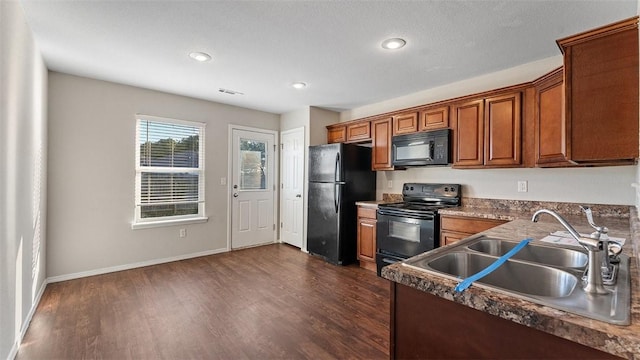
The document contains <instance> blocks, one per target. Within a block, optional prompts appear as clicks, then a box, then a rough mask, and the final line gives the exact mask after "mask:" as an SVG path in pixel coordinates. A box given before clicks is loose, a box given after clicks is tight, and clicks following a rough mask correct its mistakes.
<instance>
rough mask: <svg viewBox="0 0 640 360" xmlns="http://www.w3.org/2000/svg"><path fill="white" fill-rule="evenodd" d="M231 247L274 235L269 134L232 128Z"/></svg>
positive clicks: (263, 241) (272, 138)
mask: <svg viewBox="0 0 640 360" xmlns="http://www.w3.org/2000/svg"><path fill="white" fill-rule="evenodd" d="M232 141H233V143H232V181H231V207H232V209H231V248H233V249H237V248H243V247H248V246H255V245H261V244H266V243H271V242H273V241H274V239H275V237H274V235H275V225H274V224H275V219H274V211H273V205H274V204H273V201H274V189H275V188H274V165H275V162H274V160H275V158H274V153H275V151H274V144H275V135H274V134H273V133H263V132H259V131H249V130H244V129H233V130H232Z"/></svg>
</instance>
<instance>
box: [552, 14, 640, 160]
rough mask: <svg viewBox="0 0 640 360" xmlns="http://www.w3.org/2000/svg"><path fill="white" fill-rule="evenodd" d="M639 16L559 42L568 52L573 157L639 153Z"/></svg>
mask: <svg viewBox="0 0 640 360" xmlns="http://www.w3.org/2000/svg"><path fill="white" fill-rule="evenodd" d="M637 22H638V19H637V18H633V19H629V20H625V21H621V22H618V23H616V24H612V25H610V26H607V27H602V28H598V29H596V30H593V31H590V32H587V33H582V34H578V35H575V36H573V37H571V38H567V39H563V40H558V43H559V44H560V45H561V47H562V48H563V50H564V55H565V56H564V64H565V78H566V83H565V86H566V92H565V103H566V112H565V116H566V121H567V124H568V126H569V128H570V148H569V157H570V159H571V160H573V161H576V162H578V163H585V164H588V163H590V162H592V163H598V162H600V163H602V162H606V161H619V160H625V159H626V160H629V161H632V159H635V158H637V157H638V24H637Z"/></svg>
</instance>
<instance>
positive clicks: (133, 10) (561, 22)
mask: <svg viewBox="0 0 640 360" xmlns="http://www.w3.org/2000/svg"><path fill="white" fill-rule="evenodd" d="M0 1H4V0H0ZM21 2H22V4H23V7H24V10H25V13H26V17H27V19H28V21H29V25H30V27H31V29H32V30H33V33H34V36H35V38H36V41H37V43H38V45H39V47H40V50H41V51H42V54H43V56H44V59H45V62H46V64H47V67H48V68H49V69H51V70H54V71H59V72H64V73H69V74H74V75H80V76H86V77H90V78H96V79H101V80H107V81H113V82H118V83H123V84H128V85H134V86H139V87H143V88H149V89H155V90H160V91H165V92H170V93H174V94H180V95H186V96H191V97H196V98H202V99H206V100H212V101H216V102H221V103H227V104H232V105H237V106H242V107H247V108H252V109H257V110H263V111H268V112H272V113H284V112H288V111H291V110H295V109H299V108H302V107H306V106H318V107H322V108H327V109H332V110H336V111H341V110H347V109H353V108H356V107H359V106H363V105H366V104H371V103H375V102H379V101H382V100H387V99H391V98H395V97H399V96H403V95H407V94H411V93H414V92H417V91H421V90H426V89H429V88H433V87H436V86H440V85H444V84H448V83H451V82H455V81H459V80H463V79H467V78H471V77H474V76H478V75H482V74H487V73H491V72H494V71H497V70H502V69H506V68H510V67H513V66H516V65H521V64H524V63H528V62H531V61H535V60H539V59H543V58H547V57H550V56H555V55H558V54H559V50H558V47H557V46H556V44H555V40H556V39H559V38H562V37H565V36H568V35H572V34H575V33H578V32H581V31H585V30H588V29H592V28H594V27H598V26H601V25H606V24H608V23H611V22H614V21H618V20H622V19H626V18H629V17H632V16H635V15H636V14H637V13H638V1H637V0H627V1H603V0H601V1H576V0H572V1H566V0H565V1H542V0H530V1H470V0H467V1H426V0H425V1H180V0H174V1H142V0H139V1H106V0H103V1H95V0H94V1H89V0H74V1H59V0H58V1H54V0H46V1H45V0H40V1H37V0H22V1H21ZM389 37H402V38H404V39H406V40H407V45H406V46H405V47H404V48H403V49H401V50H398V51H395V52H392V51H388V50H383V49H382V48H381V47H380V43H381V42H382V40H384V39H386V38H389ZM193 51H203V52H206V53H209V54H211V55H212V56H213V60H212V61H210V62H206V63H197V62H195V61H193V60H191V59H190V58H189V56H188V54H189V53H190V52H193ZM296 81H304V82H306V83H308V84H309V86H308V87H307V88H306V89H304V90H295V89H293V88H291V87H290V84H291V83H293V82H296ZM219 88H226V89H231V90H235V91H239V92H242V93H244V95H228V94H223V93H220V92H219V91H218V89H219Z"/></svg>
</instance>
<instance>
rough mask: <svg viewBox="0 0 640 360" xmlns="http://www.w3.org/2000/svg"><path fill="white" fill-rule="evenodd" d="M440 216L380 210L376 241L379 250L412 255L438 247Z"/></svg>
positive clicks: (406, 255)
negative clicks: (390, 212) (392, 212)
mask: <svg viewBox="0 0 640 360" xmlns="http://www.w3.org/2000/svg"><path fill="white" fill-rule="evenodd" d="M437 230H438V216H437V215H434V214H429V215H426V214H420V215H417V214H415V215H413V214H403V215H399V214H389V213H387V212H385V211H384V210H381V209H379V210H378V223H377V229H376V242H377V247H378V251H379V252H384V253H390V254H396V255H399V256H401V257H406V258H409V257H412V256H415V255H418V254H420V253H423V252H425V251H429V250H433V249H435V248H436V247H438V245H439V244H438V239H437V238H436V235H437V234H436V232H437Z"/></svg>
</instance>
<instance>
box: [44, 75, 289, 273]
mask: <svg viewBox="0 0 640 360" xmlns="http://www.w3.org/2000/svg"><path fill="white" fill-rule="evenodd" d="M49 108H50V113H49V121H50V131H49V143H50V146H49V159H50V160H49V194H50V197H49V208H48V210H49V214H50V218H49V220H50V226H49V232H48V241H49V245H50V246H49V248H48V251H47V275H48V276H49V277H50V278H53V280H62V279H65V278H72V277H77V276H84V275H90V274H93V273H100V272H104V271H113V270H117V269H120V268H129V267H133V266H140V265H145V264H149V263H157V262H162V261H168V260H175V259H179V258H186V257H191V256H195V255H205V254H212V253H216V252H221V251H226V250H227V221H228V220H227V219H228V218H227V212H228V211H227V198H228V196H229V191H228V190H227V188H228V185H220V178H222V177H227V169H228V156H227V153H228V133H229V124H235V125H242V126H250V127H256V128H262V129H269V130H279V126H280V125H279V122H280V117H279V115H275V114H270V113H265V112H260V111H254V110H249V109H244V108H239V107H235V106H229V105H223V104H219V103H213V102H209V101H204V100H197V99H193V98H187V97H182V96H177V95H171V94H167V93H162V92H157V91H152V90H146V89H141V88H136V87H131V86H125V85H120V84H115V83H109V82H104V81H98V80H93V79H87V78H82V77H77V76H71V75H66V74H61V73H55V72H52V73H50V75H49ZM137 113H141V114H147V115H155V116H161V117H168V118H175V119H182V120H190V121H199V122H205V123H207V128H206V138H205V140H206V143H205V144H206V163H205V178H206V180H205V181H206V184H205V187H206V198H205V201H206V215H207V216H208V217H209V221H208V222H206V223H201V224H190V225H179V226H168V227H159V228H151V229H138V230H132V229H131V222H132V219H133V210H134V177H135V171H134V165H135V163H134V151H135V146H134V141H135V114H137ZM180 228H186V230H187V237H186V238H179V236H178V230H179V229H180Z"/></svg>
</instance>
